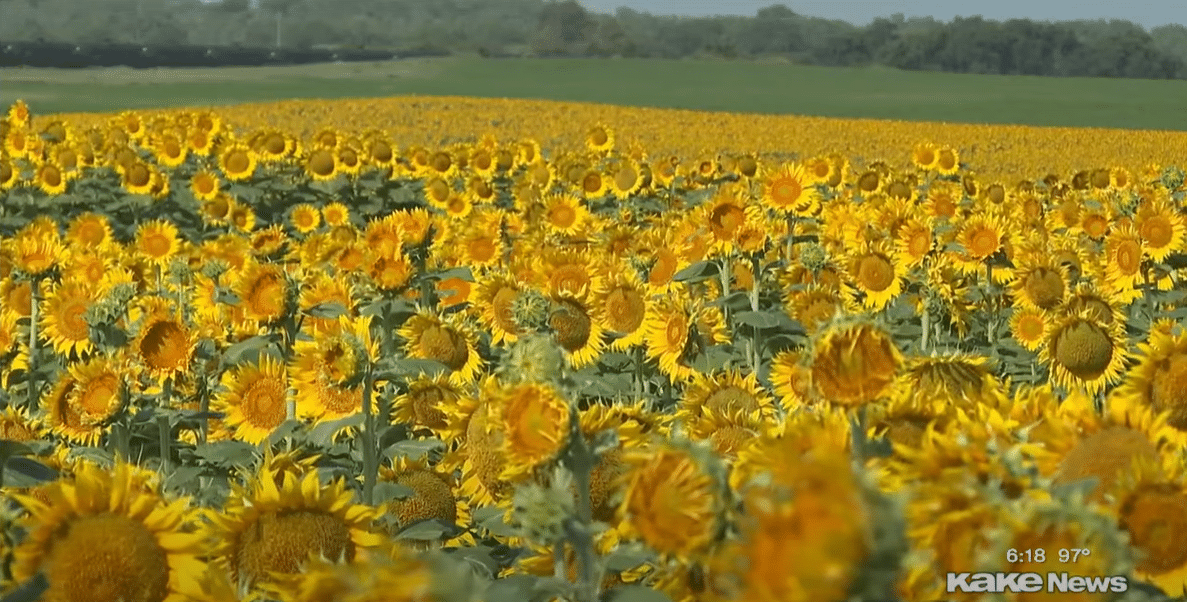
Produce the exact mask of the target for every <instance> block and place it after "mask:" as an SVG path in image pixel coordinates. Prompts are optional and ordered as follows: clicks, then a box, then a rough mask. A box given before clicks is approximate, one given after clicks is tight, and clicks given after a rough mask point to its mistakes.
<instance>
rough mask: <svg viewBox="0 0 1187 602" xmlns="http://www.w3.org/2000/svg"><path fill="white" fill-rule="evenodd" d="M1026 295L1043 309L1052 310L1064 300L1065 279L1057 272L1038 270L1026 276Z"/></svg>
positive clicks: (1044, 269)
mask: <svg viewBox="0 0 1187 602" xmlns="http://www.w3.org/2000/svg"><path fill="white" fill-rule="evenodd" d="M1025 288H1026V294H1027V296H1029V297H1030V301H1031V302H1032V303H1034V304H1035V305H1037V306H1038V307H1040V308H1042V309H1051V308H1052V307H1055V306H1056V305H1058V304H1059V302H1060V300H1061V299H1063V290H1064V289H1063V277H1062V276H1060V275H1059V272H1056V271H1055V270H1049V269H1047V268H1038V269H1035V270H1033V271H1032V272H1030V273H1029V274H1027V276H1026V283H1025Z"/></svg>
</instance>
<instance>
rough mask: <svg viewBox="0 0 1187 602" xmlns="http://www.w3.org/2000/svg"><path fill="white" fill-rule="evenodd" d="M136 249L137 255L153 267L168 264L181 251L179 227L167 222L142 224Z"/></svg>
mask: <svg viewBox="0 0 1187 602" xmlns="http://www.w3.org/2000/svg"><path fill="white" fill-rule="evenodd" d="M135 248H136V253H137V255H138V256H139V257H141V258H143V259H144V260H145V261H148V262H149V263H150V264H152V265H155V266H164V265H166V264H168V263H169V261H170V260H172V259H173V257H174V256H175V255H177V253H178V251H179V250H180V249H181V241H180V240H178V237H177V226H175V225H173V224H172V223H171V222H168V221H165V220H155V221H151V222H145V223H142V224H140V226H139V227H138V228H137V229H136V243H135Z"/></svg>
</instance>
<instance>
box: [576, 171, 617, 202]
mask: <svg viewBox="0 0 1187 602" xmlns="http://www.w3.org/2000/svg"><path fill="white" fill-rule="evenodd" d="M575 184H576V187H577V190H578V192H580V193H581V196H583V197H585V198H586V199H600V198H602V197H604V196H606V194H607V193H608V192H609V191H610V177H609V176H607V175H606V174H603V173H602V172H601V171H599V170H597V169H587V170H586V171H585V172H584V173H583V174H581V175H580V177H579V178H578V179H577V181H576V182H575Z"/></svg>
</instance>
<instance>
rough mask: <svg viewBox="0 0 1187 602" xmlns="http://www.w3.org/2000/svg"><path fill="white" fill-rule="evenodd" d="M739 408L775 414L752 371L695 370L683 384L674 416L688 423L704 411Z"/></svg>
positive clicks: (728, 412)
mask: <svg viewBox="0 0 1187 602" xmlns="http://www.w3.org/2000/svg"><path fill="white" fill-rule="evenodd" d="M739 411H740V412H742V413H743V414H747V415H748V414H752V413H754V414H757V415H758V416H759V417H762V418H770V417H773V416H774V414H775V402H774V400H773V399H771V396H770V395H769V394H768V393H767V392H766V391H765V390H764V389H763V388H762V387H761V386H760V385H759V384H758V377H757V376H756V375H755V374H754V373H749V374H747V375H745V376H743V375H742V373H741V372H739V371H737V370H724V371H721V372H716V373H714V374H700V373H697V374H695V375H694V376H693V377H692V380H691V381H690V382H689V383H688V384H687V385H686V386H685V389H684V395H683V397H682V398H681V400H680V409H679V410H677V412H676V415H675V420H680V421H684V422H689V423H691V422H695V421H696V420H698V419H700V418H702V417H703V416H704V415H705V414H706V413H713V414H714V415H717V416H727V417H728V416H732V415H734V413H735V412H739Z"/></svg>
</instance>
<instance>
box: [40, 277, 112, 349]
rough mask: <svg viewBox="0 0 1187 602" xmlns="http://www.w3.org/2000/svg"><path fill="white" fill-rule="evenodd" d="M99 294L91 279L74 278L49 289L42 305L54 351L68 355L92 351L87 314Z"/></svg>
mask: <svg viewBox="0 0 1187 602" xmlns="http://www.w3.org/2000/svg"><path fill="white" fill-rule="evenodd" d="M98 297H99V296H98V294H97V291H96V290H95V286H94V284H92V283H90V282H85V283H84V282H81V281H77V280H75V281H71V282H65V283H61V284H57V285H54V287H53V288H52V289H50V291H49V293H48V294H47V295H46V297H45V304H44V305H43V306H42V311H44V312H45V313H44V314H43V315H42V328H43V332H44V335H43V336H45V337H46V338H48V339H49V341H50V344H51V345H53V348H54V351H57V352H58V353H60V354H62V355H65V356H67V357H78V356H79V355H82V354H86V353H89V352H90V351H91V349H92V348H93V346H92V345H91V335H90V328H89V326H88V325H87V321H86V319H85V318H84V316H85V315H86V312H87V309H89V308H90V307H91V305H93V304H94V303H95V302H96V301H98V300H99V299H98Z"/></svg>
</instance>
